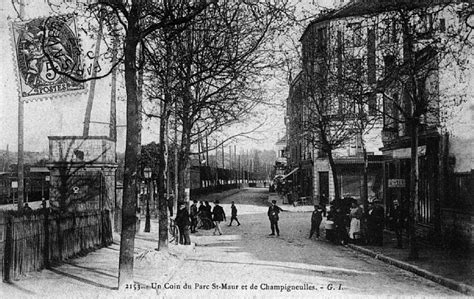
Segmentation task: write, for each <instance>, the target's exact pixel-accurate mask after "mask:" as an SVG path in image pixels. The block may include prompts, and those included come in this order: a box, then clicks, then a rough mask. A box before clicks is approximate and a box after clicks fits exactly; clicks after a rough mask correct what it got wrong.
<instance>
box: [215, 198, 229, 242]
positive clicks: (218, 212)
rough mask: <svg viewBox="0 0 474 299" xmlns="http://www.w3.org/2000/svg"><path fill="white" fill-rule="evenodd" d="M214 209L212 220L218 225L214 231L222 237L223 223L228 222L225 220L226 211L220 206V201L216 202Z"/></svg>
mask: <svg viewBox="0 0 474 299" xmlns="http://www.w3.org/2000/svg"><path fill="white" fill-rule="evenodd" d="M214 203H215V206H214V209H213V210H212V220H213V221H214V224H215V225H216V227H215V229H214V235H215V234H216V233H219V235H222V230H221V225H220V224H221V222H222V221H226V218H225V213H224V209H223V208H222V207H221V206H220V205H219V201H218V200H216V201H215V202H214Z"/></svg>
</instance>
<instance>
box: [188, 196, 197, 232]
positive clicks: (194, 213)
mask: <svg viewBox="0 0 474 299" xmlns="http://www.w3.org/2000/svg"><path fill="white" fill-rule="evenodd" d="M189 211H190V213H189V215H190V216H191V233H195V232H196V226H197V222H198V219H197V217H198V207H197V200H193V204H192V205H191V207H190V208H189Z"/></svg>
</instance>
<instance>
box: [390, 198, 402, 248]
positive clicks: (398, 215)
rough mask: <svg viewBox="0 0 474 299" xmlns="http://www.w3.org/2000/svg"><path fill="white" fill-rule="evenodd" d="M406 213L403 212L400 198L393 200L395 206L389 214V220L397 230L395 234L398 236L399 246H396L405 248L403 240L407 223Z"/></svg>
mask: <svg viewBox="0 0 474 299" xmlns="http://www.w3.org/2000/svg"><path fill="white" fill-rule="evenodd" d="M405 219H406V217H405V213H404V212H403V209H402V207H400V203H399V202H398V200H396V199H395V200H394V201H393V208H392V210H391V212H390V215H389V221H390V222H391V225H392V227H393V229H394V230H395V235H396V236H397V246H396V248H403V242H402V231H403V227H404V224H405Z"/></svg>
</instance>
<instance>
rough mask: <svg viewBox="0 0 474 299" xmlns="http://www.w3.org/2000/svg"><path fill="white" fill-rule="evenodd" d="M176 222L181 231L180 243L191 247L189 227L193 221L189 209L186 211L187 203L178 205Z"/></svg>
mask: <svg viewBox="0 0 474 299" xmlns="http://www.w3.org/2000/svg"><path fill="white" fill-rule="evenodd" d="M175 221H176V225H177V226H178V229H179V243H180V244H184V245H191V239H190V237H189V226H190V225H191V220H190V219H189V213H188V209H186V203H184V202H179V203H178V212H177V213H176V220H175Z"/></svg>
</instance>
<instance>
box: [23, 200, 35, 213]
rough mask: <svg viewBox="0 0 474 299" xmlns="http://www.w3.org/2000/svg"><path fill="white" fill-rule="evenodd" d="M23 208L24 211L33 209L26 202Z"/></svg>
mask: <svg viewBox="0 0 474 299" xmlns="http://www.w3.org/2000/svg"><path fill="white" fill-rule="evenodd" d="M23 210H24V211H25V212H32V211H33V209H32V208H31V207H30V206H29V205H28V203H27V202H25V205H24V206H23Z"/></svg>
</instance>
